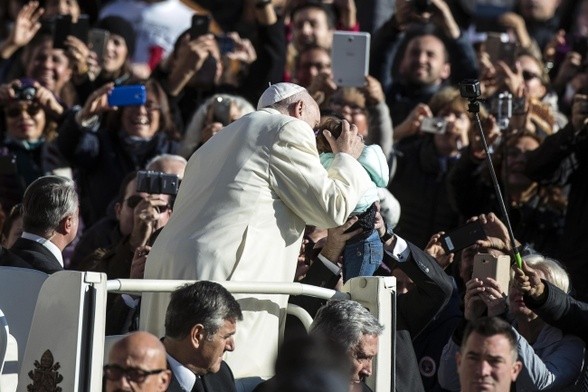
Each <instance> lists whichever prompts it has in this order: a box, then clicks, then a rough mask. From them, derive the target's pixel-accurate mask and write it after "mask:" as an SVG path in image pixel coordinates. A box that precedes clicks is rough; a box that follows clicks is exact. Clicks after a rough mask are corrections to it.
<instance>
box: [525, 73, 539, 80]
mask: <svg viewBox="0 0 588 392" xmlns="http://www.w3.org/2000/svg"><path fill="white" fill-rule="evenodd" d="M538 77H539V75H537V74H536V73H534V72H531V71H523V79H524V80H526V81H527V82H528V81H529V80H533V79H535V78H538Z"/></svg>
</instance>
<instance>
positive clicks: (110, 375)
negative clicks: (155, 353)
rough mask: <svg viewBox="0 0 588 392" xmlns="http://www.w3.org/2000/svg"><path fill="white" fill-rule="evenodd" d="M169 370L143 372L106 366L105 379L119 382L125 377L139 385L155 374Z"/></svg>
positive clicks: (132, 368)
mask: <svg viewBox="0 0 588 392" xmlns="http://www.w3.org/2000/svg"><path fill="white" fill-rule="evenodd" d="M166 370H167V369H156V370H143V369H141V368H134V367H128V368H124V367H122V366H120V365H105V366H104V377H106V378H107V379H109V380H110V381H118V380H120V379H121V378H122V377H123V376H124V377H126V379H127V380H129V381H132V382H134V383H137V384H141V383H142V382H144V381H145V379H146V378H147V377H149V376H152V375H154V374H159V373H161V372H164V371H166Z"/></svg>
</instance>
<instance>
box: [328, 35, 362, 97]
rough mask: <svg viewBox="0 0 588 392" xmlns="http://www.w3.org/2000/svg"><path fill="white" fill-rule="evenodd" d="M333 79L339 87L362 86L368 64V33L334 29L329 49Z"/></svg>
mask: <svg viewBox="0 0 588 392" xmlns="http://www.w3.org/2000/svg"><path fill="white" fill-rule="evenodd" d="M331 61H332V64H333V79H334V80H335V83H336V84H337V86H340V87H362V86H363V85H365V77H366V76H367V74H368V70H369V66H370V34H369V33H364V32H358V33H356V32H349V31H335V33H334V35H333V47H332V50H331Z"/></svg>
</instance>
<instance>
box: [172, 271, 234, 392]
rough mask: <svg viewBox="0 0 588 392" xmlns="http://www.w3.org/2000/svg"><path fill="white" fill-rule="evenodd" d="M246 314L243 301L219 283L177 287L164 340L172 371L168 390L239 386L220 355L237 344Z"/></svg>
mask: <svg viewBox="0 0 588 392" xmlns="http://www.w3.org/2000/svg"><path fill="white" fill-rule="evenodd" d="M242 318H243V316H242V314H241V307H240V306H239V303H238V302H237V301H236V300H235V298H234V297H233V296H232V295H231V293H229V292H228V291H227V290H226V289H225V288H224V287H223V286H221V285H220V284H218V283H214V282H210V281H199V282H196V283H194V284H190V285H186V286H183V287H181V288H179V289H177V290H176V291H174V292H173V293H172V296H171V301H170V303H169V306H168V308H167V313H166V316H165V338H164V339H163V345H164V346H165V349H166V351H167V359H168V363H169V367H170V368H171V370H172V373H173V377H172V381H171V384H170V386H169V389H168V391H170V392H180V391H198V392H209V391H235V379H234V377H233V373H232V372H231V369H230V368H229V366H228V365H227V364H226V363H225V362H224V361H223V359H222V355H223V354H224V353H225V352H226V351H233V350H234V349H235V341H234V335H235V332H236V330H237V321H238V320H241V319H242Z"/></svg>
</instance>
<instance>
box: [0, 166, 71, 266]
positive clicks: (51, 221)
mask: <svg viewBox="0 0 588 392" xmlns="http://www.w3.org/2000/svg"><path fill="white" fill-rule="evenodd" d="M78 215H79V202H78V195H77V193H76V190H75V185H74V182H73V181H72V180H70V179H68V178H65V177H60V176H45V177H40V178H38V179H36V180H35V181H33V182H32V183H31V184H30V185H29V187H28V188H27V190H26V191H25V194H24V198H23V230H24V231H23V233H22V236H21V237H20V238H19V239H18V240H16V242H15V243H14V245H13V246H12V248H10V250H9V251H7V252H6V253H5V254H3V255H2V256H0V265H2V266H12V267H22V268H31V269H36V270H39V271H42V272H46V273H48V274H51V273H53V272H57V271H60V270H62V269H63V255H62V253H61V252H62V251H63V249H64V248H65V247H66V246H67V245H69V244H70V243H71V242H72V241H73V240H74V238H75V237H76V234H77V231H78V223H79V220H78Z"/></svg>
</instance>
